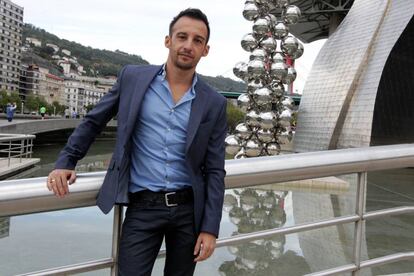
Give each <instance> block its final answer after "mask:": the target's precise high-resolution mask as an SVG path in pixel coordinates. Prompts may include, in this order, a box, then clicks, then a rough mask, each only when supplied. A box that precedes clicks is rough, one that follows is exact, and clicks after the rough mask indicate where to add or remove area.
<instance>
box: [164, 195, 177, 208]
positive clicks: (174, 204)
mask: <svg viewBox="0 0 414 276" xmlns="http://www.w3.org/2000/svg"><path fill="white" fill-rule="evenodd" d="M174 194H176V192H169V193H165V195H164V197H165V205H166V206H167V207H174V206H178V204H176V203H170V202H169V199H168V196H170V195H174Z"/></svg>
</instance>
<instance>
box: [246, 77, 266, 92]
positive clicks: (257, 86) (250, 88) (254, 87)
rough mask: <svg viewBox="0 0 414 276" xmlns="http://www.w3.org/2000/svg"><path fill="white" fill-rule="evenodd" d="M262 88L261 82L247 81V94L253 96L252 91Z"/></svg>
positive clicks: (257, 80) (258, 80)
mask: <svg viewBox="0 0 414 276" xmlns="http://www.w3.org/2000/svg"><path fill="white" fill-rule="evenodd" d="M262 87H263V82H262V81H261V80H260V79H255V80H251V81H249V83H248V84H247V93H249V94H251V95H253V93H254V91H256V90H257V89H260V88H262Z"/></svg>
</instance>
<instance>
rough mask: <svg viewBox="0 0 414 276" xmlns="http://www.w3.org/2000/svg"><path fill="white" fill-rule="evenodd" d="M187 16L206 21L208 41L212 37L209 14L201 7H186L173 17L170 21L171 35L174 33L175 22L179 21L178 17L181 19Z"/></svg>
mask: <svg viewBox="0 0 414 276" xmlns="http://www.w3.org/2000/svg"><path fill="white" fill-rule="evenodd" d="M183 16H186V17H190V18H192V19H197V20H201V21H203V22H204V24H206V27H207V38H206V39H207V40H206V43H207V42H208V40H209V39H210V25H209V23H208V19H207V16H206V15H205V14H204V13H203V12H202V11H201V10H199V9H192V8H188V9H185V10H183V11H181V12H180V13H179V14H177V16H175V17H174V18H173V20H172V21H171V23H170V28H169V35H170V36H171V35H172V29H173V27H174V25H175V23H177V21H178V19H180V18H181V17H183Z"/></svg>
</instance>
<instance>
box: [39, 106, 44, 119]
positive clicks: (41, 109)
mask: <svg viewBox="0 0 414 276" xmlns="http://www.w3.org/2000/svg"><path fill="white" fill-rule="evenodd" d="M39 111H40V116H42V120H44V119H45V114H46V107H44V106H42V107H40V110H39Z"/></svg>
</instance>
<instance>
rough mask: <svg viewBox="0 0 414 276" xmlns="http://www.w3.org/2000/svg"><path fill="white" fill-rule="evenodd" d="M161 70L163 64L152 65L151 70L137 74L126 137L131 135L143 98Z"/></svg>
mask: <svg viewBox="0 0 414 276" xmlns="http://www.w3.org/2000/svg"><path fill="white" fill-rule="evenodd" d="M160 70H161V66H154V67H151V68H150V69H149V70H146V71H142V72H138V73H137V76H136V85H135V89H134V91H132V93H133V95H131V103H130V105H129V114H128V121H127V129H126V137H129V136H130V135H131V132H132V130H133V129H134V127H135V123H136V121H137V117H138V112H139V110H140V109H141V103H142V99H143V98H144V95H145V92H146V91H147V89H148V87H149V85H150V84H151V82H152V80H153V79H154V77H155V75H156V74H157V73H158V72H159V71H160Z"/></svg>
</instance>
